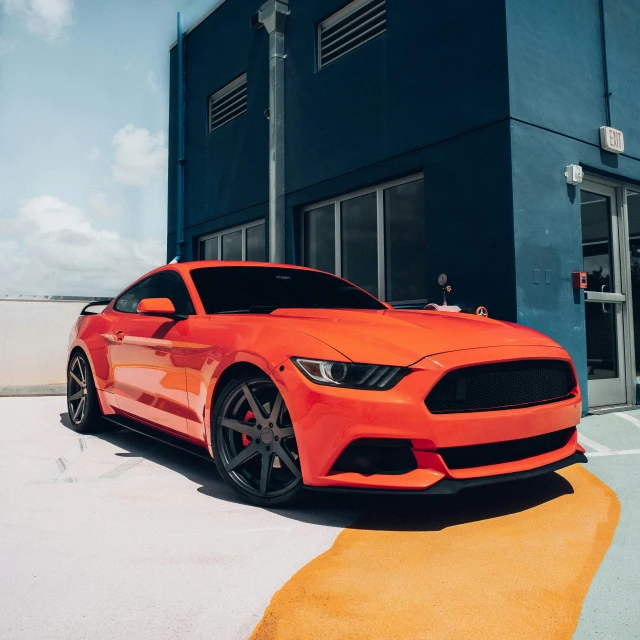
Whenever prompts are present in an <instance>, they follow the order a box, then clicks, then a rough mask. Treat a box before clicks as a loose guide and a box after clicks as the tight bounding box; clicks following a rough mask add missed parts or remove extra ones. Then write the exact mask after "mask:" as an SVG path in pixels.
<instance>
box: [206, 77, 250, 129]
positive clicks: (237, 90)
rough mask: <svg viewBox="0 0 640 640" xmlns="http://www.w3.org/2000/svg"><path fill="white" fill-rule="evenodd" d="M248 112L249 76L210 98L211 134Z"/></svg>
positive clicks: (235, 81)
mask: <svg viewBox="0 0 640 640" xmlns="http://www.w3.org/2000/svg"><path fill="white" fill-rule="evenodd" d="M246 110H247V74H246V73H245V74H243V75H241V76H240V77H239V78H236V79H235V80H234V81H233V82H230V83H229V84H228V85H227V86H226V87H223V88H222V89H220V91H217V92H216V93H214V94H213V95H212V96H210V97H209V133H211V132H212V131H213V130H214V129H217V128H218V127H221V126H222V125H223V124H227V122H229V121H230V120H233V119H234V118H236V117H237V116H239V115H241V114H243V113H244V112H245V111H246Z"/></svg>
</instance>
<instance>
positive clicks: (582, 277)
mask: <svg viewBox="0 0 640 640" xmlns="http://www.w3.org/2000/svg"><path fill="white" fill-rule="evenodd" d="M571 282H572V284H573V288H574V289H586V288H587V272H586V271H572V272H571Z"/></svg>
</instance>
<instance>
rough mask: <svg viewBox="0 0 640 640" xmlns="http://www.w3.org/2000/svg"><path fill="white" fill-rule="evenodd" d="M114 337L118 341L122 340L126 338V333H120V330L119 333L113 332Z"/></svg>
mask: <svg viewBox="0 0 640 640" xmlns="http://www.w3.org/2000/svg"><path fill="white" fill-rule="evenodd" d="M113 337H114V338H115V339H116V340H122V338H124V331H120V330H118V331H114V332H113Z"/></svg>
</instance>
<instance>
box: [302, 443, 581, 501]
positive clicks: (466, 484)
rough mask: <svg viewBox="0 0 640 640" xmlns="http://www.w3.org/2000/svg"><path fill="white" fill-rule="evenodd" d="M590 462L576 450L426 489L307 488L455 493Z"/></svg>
mask: <svg viewBox="0 0 640 640" xmlns="http://www.w3.org/2000/svg"><path fill="white" fill-rule="evenodd" d="M586 462H588V459H587V456H585V454H584V453H582V452H580V451H576V452H575V453H573V454H572V455H570V456H569V457H568V458H565V459H564V460H560V461H558V462H553V463H551V464H546V465H544V466H542V467H536V468H535V469H530V470H529V471H519V472H517V473H503V474H501V475H495V476H485V477H483V478H469V479H467V480H454V479H453V478H446V479H444V480H440V481H439V482H437V483H436V484H434V485H431V486H430V487H427V488H426V489H422V490H421V491H416V490H410V489H362V488H354V487H344V486H340V485H330V486H324V487H312V486H308V485H305V486H307V489H311V490H313V491H331V492H335V493H355V494H359V493H376V494H386V495H430V496H432V495H448V496H450V495H453V494H455V493H459V492H460V491H463V490H464V489H474V488H476V487H483V486H487V485H494V484H500V483H502V482H513V481H514V480H526V479H528V478H535V477H537V476H541V475H544V474H545V473H551V472H553V471H558V470H560V469H564V468H565V467H570V466H571V465H573V464H577V463H586Z"/></svg>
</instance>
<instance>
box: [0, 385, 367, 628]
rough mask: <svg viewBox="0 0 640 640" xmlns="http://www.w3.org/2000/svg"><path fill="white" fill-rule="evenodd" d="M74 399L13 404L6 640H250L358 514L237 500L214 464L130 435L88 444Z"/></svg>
mask: <svg viewBox="0 0 640 640" xmlns="http://www.w3.org/2000/svg"><path fill="white" fill-rule="evenodd" d="M65 414H66V406H65V399H64V398H62V397H41V398H0V638H2V639H3V640H8V639H10V638H16V639H29V640H35V639H37V640H48V639H55V640H59V639H60V638H68V639H72V640H76V639H85V638H86V639H91V640H100V639H102V638H105V639H107V638H108V639H109V640H111V639H113V638H135V639H136V640H137V639H141V638H149V639H151V638H153V640H164V639H172V640H178V639H181V638H189V639H193V640H196V639H199V638H207V640H212V639H215V640H234V639H236V638H238V639H241V638H242V639H244V638H248V636H249V635H250V634H251V631H252V630H253V628H254V627H255V625H256V624H257V623H258V621H259V620H260V618H261V616H262V613H263V611H264V609H265V607H266V606H267V604H268V603H269V600H270V599H271V596H272V595H273V594H274V592H275V591H277V590H278V589H279V588H280V587H281V586H282V585H283V584H284V583H285V582H286V581H287V580H288V579H289V578H290V577H291V576H292V575H293V574H294V573H295V572H296V571H297V570H298V569H299V568H300V567H302V566H303V565H305V564H306V563H307V562H309V561H310V560H312V559H313V558H315V557H316V556H317V555H318V554H320V553H322V552H323V551H324V550H326V549H327V548H329V547H330V546H331V544H332V543H333V541H334V539H335V537H336V536H337V535H338V533H340V531H341V530H342V528H343V527H345V526H348V525H349V524H350V523H351V522H352V521H353V520H354V519H355V517H356V516H357V513H356V512H355V510H354V508H352V507H351V506H350V503H349V502H348V501H346V500H343V499H337V498H333V497H330V496H322V497H317V498H314V499H312V500H311V501H310V503H309V504H307V505H306V506H303V507H301V508H299V509H297V510H295V511H294V510H288V511H279V512H275V511H274V512H272V511H267V510H263V509H259V508H255V507H251V506H247V505H245V504H240V503H238V502H237V501H236V500H235V498H234V496H233V495H232V494H231V492H230V490H228V489H227V488H226V486H225V485H224V484H223V483H222V482H221V481H220V479H219V477H218V475H217V473H216V470H215V467H214V466H213V464H211V463H208V462H206V461H204V460H200V459H198V458H195V457H193V456H190V455H189V454H186V453H182V452H180V451H177V450H174V449H172V448H170V447H168V446H166V445H163V444H159V443H155V442H154V441H153V440H150V439H147V438H145V437H144V436H139V435H137V434H134V433H131V432H128V431H111V432H106V433H104V434H98V435H97V436H87V437H84V438H83V437H81V436H79V435H78V434H76V433H74V432H73V431H71V429H69V428H68V427H67V426H65V424H64V422H66V417H65Z"/></svg>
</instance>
